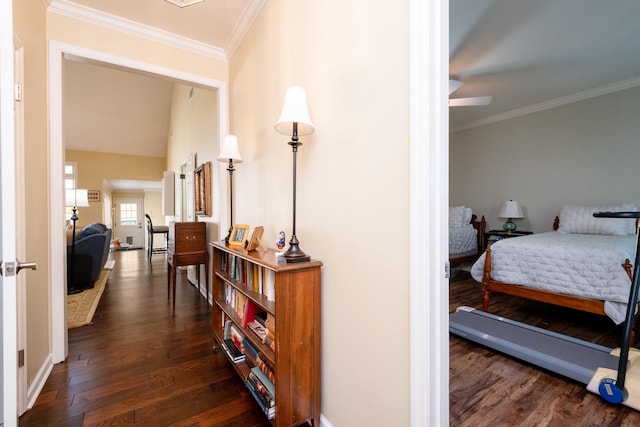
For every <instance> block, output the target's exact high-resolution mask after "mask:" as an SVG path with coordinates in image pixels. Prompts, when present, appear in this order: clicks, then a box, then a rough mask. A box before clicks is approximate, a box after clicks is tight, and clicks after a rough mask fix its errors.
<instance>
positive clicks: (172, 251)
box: [167, 222, 209, 309]
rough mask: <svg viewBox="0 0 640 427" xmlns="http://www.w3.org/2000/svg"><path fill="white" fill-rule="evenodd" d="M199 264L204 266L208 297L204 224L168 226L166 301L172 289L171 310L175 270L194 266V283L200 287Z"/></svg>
mask: <svg viewBox="0 0 640 427" xmlns="http://www.w3.org/2000/svg"><path fill="white" fill-rule="evenodd" d="M200 264H204V272H205V286H206V296H207V298H208V297H209V252H208V250H207V229H206V224H205V223H204V222H172V223H171V224H170V225H169V242H168V249H167V299H169V298H171V288H173V308H174V309H175V308H176V270H177V269H178V267H182V266H187V265H195V266H196V281H197V282H198V286H200Z"/></svg>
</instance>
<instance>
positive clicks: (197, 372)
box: [19, 250, 270, 427]
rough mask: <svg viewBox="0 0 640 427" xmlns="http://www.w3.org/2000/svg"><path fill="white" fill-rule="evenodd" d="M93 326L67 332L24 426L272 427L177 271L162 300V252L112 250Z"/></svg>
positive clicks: (206, 311)
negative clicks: (172, 291) (172, 294)
mask: <svg viewBox="0 0 640 427" xmlns="http://www.w3.org/2000/svg"><path fill="white" fill-rule="evenodd" d="M112 256H113V257H114V259H115V260H116V265H115V268H114V270H113V271H112V272H111V274H110V276H109V280H108V282H107V286H106V289H105V292H104V294H103V295H102V299H101V301H100V304H99V306H98V309H97V311H96V314H95V317H94V319H93V324H92V325H87V326H83V327H81V328H77V329H71V330H69V356H68V358H67V360H66V361H65V362H63V363H60V364H58V365H56V366H54V368H53V371H52V373H51V375H50V377H49V379H48V380H47V382H46V384H45V386H44V389H43V390H42V393H41V394H40V396H39V397H38V399H37V401H36V403H35V405H34V407H33V408H32V409H31V410H29V411H27V412H26V413H25V414H24V415H23V416H22V417H21V418H20V422H19V425H20V426H103V425H134V424H135V425H142V426H168V425H170V426H243V427H244V426H270V423H269V422H268V421H267V419H266V417H265V416H264V415H263V414H262V412H261V411H260V409H259V407H258V405H257V404H256V402H255V401H253V398H252V396H251V395H250V393H249V392H248V390H247V389H246V387H245V386H244V385H243V384H242V381H241V380H240V378H239V377H238V376H237V374H236V373H235V371H234V370H233V367H232V366H231V365H230V364H229V362H228V361H227V360H226V358H225V356H224V355H223V354H222V353H221V352H217V353H214V352H213V349H212V344H213V340H212V335H211V330H210V328H211V317H210V315H211V311H210V308H209V307H208V304H207V302H206V301H205V299H204V296H202V295H200V294H199V293H198V291H197V289H196V288H195V287H194V286H191V285H187V284H186V274H185V273H183V274H182V275H181V274H179V275H178V276H179V277H178V284H177V285H178V286H177V296H176V302H177V304H176V309H175V313H174V312H173V310H172V306H171V304H170V301H169V300H168V299H167V268H166V255H165V254H154V255H153V257H152V266H151V267H152V268H149V264H148V261H147V259H146V253H145V251H142V250H137V251H118V252H115V253H113V254H112Z"/></svg>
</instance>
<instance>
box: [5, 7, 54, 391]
mask: <svg viewBox="0 0 640 427" xmlns="http://www.w3.org/2000/svg"><path fill="white" fill-rule="evenodd" d="M13 14H14V31H15V33H16V34H17V36H18V38H19V42H20V43H21V44H22V45H23V46H24V63H25V72H24V79H25V81H24V87H25V90H24V101H23V105H24V117H25V123H24V130H25V134H24V138H25V146H24V151H25V164H24V165H23V166H20V165H18V167H17V170H18V171H28V173H26V174H25V194H27V195H28V197H27V198H26V224H27V229H26V259H25V261H30V262H36V263H37V264H38V270H36V271H30V272H28V273H27V275H26V279H25V280H26V282H27V286H26V292H27V313H26V316H27V319H28V320H27V351H26V365H27V381H28V382H29V383H31V382H32V381H33V379H34V377H35V375H36V373H37V370H38V369H39V368H40V366H42V364H43V363H44V362H45V360H46V358H47V357H48V355H49V353H50V349H51V339H50V336H49V327H50V325H49V315H50V313H51V311H50V289H51V287H50V283H51V276H50V268H49V250H48V249H49V232H50V230H49V222H48V221H44V220H43V219H44V218H48V217H49V203H48V200H49V191H48V175H47V173H48V146H47V131H48V129H47V87H46V83H47V61H46V59H47V58H46V40H45V28H46V25H45V10H44V6H43V4H42V2H39V1H28V2H25V1H14V2H13ZM61 227H63V224H61Z"/></svg>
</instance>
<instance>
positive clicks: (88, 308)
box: [67, 269, 111, 329]
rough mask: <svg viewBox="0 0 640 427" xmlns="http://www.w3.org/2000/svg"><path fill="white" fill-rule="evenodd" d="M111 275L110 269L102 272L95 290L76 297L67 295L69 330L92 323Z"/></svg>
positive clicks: (89, 290) (83, 292)
mask: <svg viewBox="0 0 640 427" xmlns="http://www.w3.org/2000/svg"><path fill="white" fill-rule="evenodd" d="M109 273H111V270H110V269H104V270H102V273H100V277H99V278H98V280H96V284H95V285H94V287H93V289H87V290H84V291H82V292H80V293H78V294H74V295H67V328H68V329H73V328H79V327H80V326H84V325H88V324H90V323H91V320H92V319H93V315H94V313H95V312H96V308H98V303H99V302H100V297H101V296H102V292H104V288H105V286H106V285H107V279H108V278H109Z"/></svg>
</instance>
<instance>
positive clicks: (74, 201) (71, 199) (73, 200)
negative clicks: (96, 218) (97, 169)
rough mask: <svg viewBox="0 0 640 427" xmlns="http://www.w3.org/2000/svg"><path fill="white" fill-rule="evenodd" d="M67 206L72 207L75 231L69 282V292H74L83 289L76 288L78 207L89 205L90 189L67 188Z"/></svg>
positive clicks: (72, 242) (73, 233)
mask: <svg viewBox="0 0 640 427" xmlns="http://www.w3.org/2000/svg"><path fill="white" fill-rule="evenodd" d="M65 206H66V207H69V208H72V212H73V213H72V215H71V218H70V219H71V222H73V232H72V234H71V259H70V260H69V269H70V271H69V283H68V284H67V293H69V294H74V293H78V292H81V291H82V289H77V288H76V283H75V273H76V221H78V208H79V207H88V206H89V191H88V190H80V189H77V188H74V189H70V190H65Z"/></svg>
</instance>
